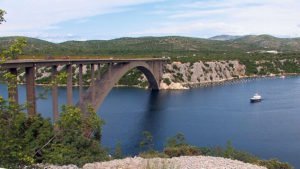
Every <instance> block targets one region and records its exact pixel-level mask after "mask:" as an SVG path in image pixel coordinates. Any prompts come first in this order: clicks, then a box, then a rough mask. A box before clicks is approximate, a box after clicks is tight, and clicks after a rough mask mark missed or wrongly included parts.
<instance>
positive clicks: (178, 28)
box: [138, 0, 300, 36]
mask: <svg viewBox="0 0 300 169" xmlns="http://www.w3.org/2000/svg"><path fill="white" fill-rule="evenodd" d="M167 8H168V7H167ZM167 8H165V10H167ZM173 9H174V10H173V12H171V13H169V15H168V16H167V18H169V20H168V24H160V26H158V27H157V26H156V27H152V28H151V27H150V28H148V29H147V30H143V31H141V32H140V34H143V33H147V34H149V35H151V34H156V35H158V34H168V32H169V33H170V34H178V35H202V36H203V35H204V36H205V35H210V34H215V35H217V34H235V35H245V34H272V35H275V36H276V35H278V36H284V35H289V36H299V33H300V32H299V25H298V23H299V18H300V13H299V9H300V1H297V0H286V1H281V0H244V1H239V0H207V1H195V2H192V3H190V4H186V3H182V4H176V5H174V6H173ZM159 10H160V11H161V10H162V9H159ZM296 25H298V27H297V26H296ZM138 33H139V32H138Z"/></svg>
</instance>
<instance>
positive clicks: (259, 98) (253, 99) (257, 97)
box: [250, 93, 262, 103]
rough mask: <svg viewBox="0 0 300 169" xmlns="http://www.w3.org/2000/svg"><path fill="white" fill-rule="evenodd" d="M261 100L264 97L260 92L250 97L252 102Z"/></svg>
mask: <svg viewBox="0 0 300 169" xmlns="http://www.w3.org/2000/svg"><path fill="white" fill-rule="evenodd" d="M261 100H262V97H261V95H259V94H258V93H255V95H254V96H253V97H251V98H250V102H251V103H256V102H260V101H261Z"/></svg>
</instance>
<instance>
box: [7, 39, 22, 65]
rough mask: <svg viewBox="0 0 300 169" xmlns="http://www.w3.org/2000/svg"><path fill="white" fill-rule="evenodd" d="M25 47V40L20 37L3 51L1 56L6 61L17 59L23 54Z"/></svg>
mask: <svg viewBox="0 0 300 169" xmlns="http://www.w3.org/2000/svg"><path fill="white" fill-rule="evenodd" d="M26 45H27V41H26V39H25V38H23V37H20V38H17V39H15V41H14V43H13V44H12V45H11V46H10V47H9V49H8V50H4V51H3V55H4V56H5V58H6V59H9V60H10V59H18V56H19V55H21V54H22V53H23V49H24V47H25V46H26Z"/></svg>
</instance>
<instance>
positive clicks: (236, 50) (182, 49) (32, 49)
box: [0, 35, 300, 59]
mask: <svg viewBox="0 0 300 169" xmlns="http://www.w3.org/2000/svg"><path fill="white" fill-rule="evenodd" d="M16 38H17V37H2V38H0V49H5V48H7V46H9V45H10V44H11V43H12V42H13V41H14V39H16ZM25 38H26V39H27V41H28V46H27V47H26V48H25V52H24V55H27V56H114V57H163V56H166V57H171V58H185V57H197V58H201V59H216V58H217V59H220V58H221V59H222V58H225V59H227V58H228V59H230V58H231V59H232V58H234V59H235V58H239V57H242V56H244V55H245V54H246V53H260V51H265V50H274V51H278V52H280V53H283V54H290V53H293V54H294V53H297V54H298V53H300V39H299V38H294V39H287V38H285V39H284V38H276V37H273V36H269V35H259V36H254V35H249V36H244V37H239V38H233V37H231V36H230V37H227V38H231V40H222V41H221V40H212V39H202V38H192V37H180V36H166V37H140V38H119V39H112V40H89V41H67V42H63V43H52V42H47V41H44V40H40V39H35V38H28V37H25ZM219 38H220V37H219ZM223 38H226V37H224V36H223ZM232 38H233V39H232ZM214 39H216V38H214Z"/></svg>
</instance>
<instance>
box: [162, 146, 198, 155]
mask: <svg viewBox="0 0 300 169" xmlns="http://www.w3.org/2000/svg"><path fill="white" fill-rule="evenodd" d="M163 152H164V153H165V154H166V155H168V156H169V157H180V156H196V155H201V151H200V149H199V148H198V147H195V146H189V145H183V146H178V147H166V148H165V149H164V151H163Z"/></svg>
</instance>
